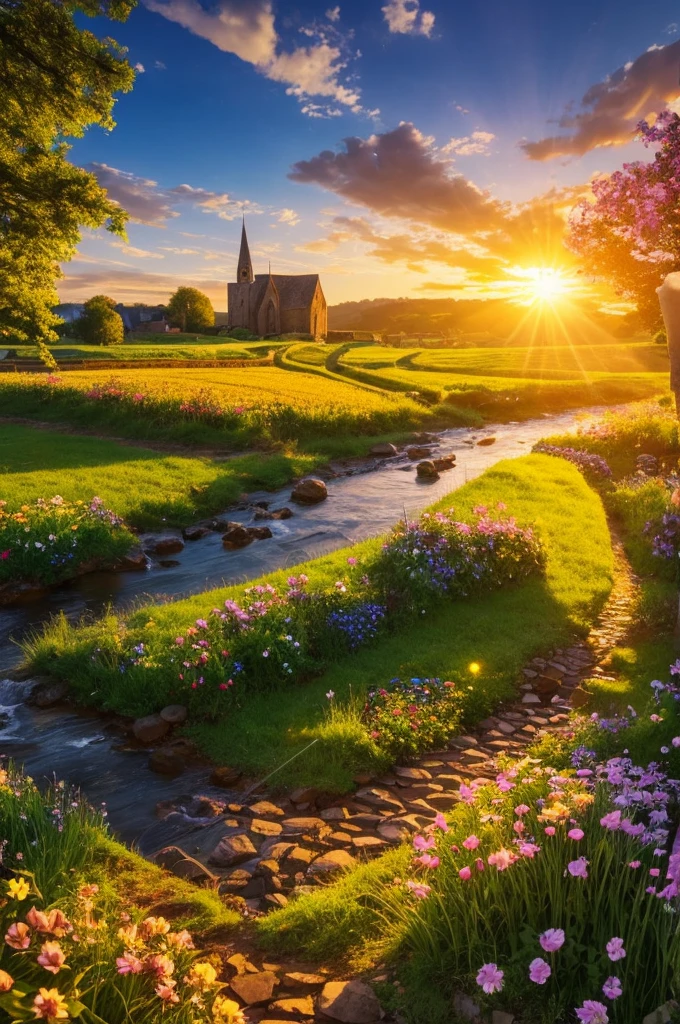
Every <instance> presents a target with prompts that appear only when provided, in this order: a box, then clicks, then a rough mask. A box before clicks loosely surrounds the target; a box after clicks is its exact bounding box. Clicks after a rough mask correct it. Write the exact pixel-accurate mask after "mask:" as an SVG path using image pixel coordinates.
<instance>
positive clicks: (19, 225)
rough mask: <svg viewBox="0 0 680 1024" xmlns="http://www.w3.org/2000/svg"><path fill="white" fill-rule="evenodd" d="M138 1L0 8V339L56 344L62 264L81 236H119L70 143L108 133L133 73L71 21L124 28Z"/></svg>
mask: <svg viewBox="0 0 680 1024" xmlns="http://www.w3.org/2000/svg"><path fill="white" fill-rule="evenodd" d="M134 3H135V0H0V95H1V96H2V102H1V103H0V335H5V336H7V337H10V338H12V340H14V341H18V342H29V343H37V344H38V345H41V346H42V347H43V350H44V345H45V342H48V341H51V340H54V339H55V338H56V334H55V331H54V327H55V326H56V324H58V323H59V319H58V317H56V316H55V315H54V314H53V313H52V311H51V308H52V306H54V305H55V304H56V303H58V301H59V299H58V295H57V293H56V290H55V286H54V282H55V279H56V278H58V277H60V276H61V272H60V269H59V263H61V262H64V261H67V260H70V259H71V258H72V256H73V254H74V251H75V248H76V246H77V244H78V242H79V241H80V230H79V229H80V227H81V226H86V227H89V228H97V227H101V226H102V225H106V227H107V229H108V230H109V231H112V232H114V233H116V234H119V235H122V236H123V237H124V235H125V221H126V219H127V215H126V214H125V212H124V211H123V210H122V209H121V208H120V207H119V206H118V205H117V204H116V203H114V202H112V201H111V200H109V198H108V196H107V194H106V191H105V190H104V189H103V188H102V187H101V186H100V185H99V183H98V182H97V179H96V178H95V176H94V175H93V174H91V173H90V172H88V171H86V170H83V169H82V168H80V167H75V166H74V165H73V164H71V163H69V162H68V159H67V154H68V151H69V145H68V142H67V141H66V140H67V139H68V138H74V137H75V138H78V137H80V136H82V135H83V134H84V133H85V130H86V129H87V128H88V127H89V126H91V125H99V126H101V127H102V128H106V129H111V128H113V127H114V125H115V122H114V120H113V117H112V111H113V106H114V102H115V101H114V93H116V92H127V91H128V90H129V89H130V88H131V87H132V83H133V81H134V71H133V69H132V68H131V66H130V65H129V63H128V62H127V60H126V59H125V51H124V50H123V49H122V48H121V47H119V46H118V44H117V43H116V42H115V41H114V40H112V39H108V38H107V39H98V38H97V37H96V36H95V35H94V34H93V33H92V32H89V31H88V30H86V29H82V28H79V27H78V26H77V25H76V23H75V21H74V15H75V14H76V13H77V12H81V13H84V14H86V15H89V16H91V17H95V16H102V15H103V16H106V17H109V18H113V19H116V20H119V21H123V20H125V18H126V17H127V16H128V14H129V12H130V10H131V9H132V7H133V6H134Z"/></svg>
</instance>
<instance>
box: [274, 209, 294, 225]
mask: <svg viewBox="0 0 680 1024" xmlns="http://www.w3.org/2000/svg"><path fill="white" fill-rule="evenodd" d="M276 219H277V221H278V222H279V224H288V225H290V227H292V228H294V227H295V225H296V224H299V223H300V215H299V214H298V213H296V212H295V210H291V209H290V208H289V207H287V206H286V207H284V208H283V210H277V211H276Z"/></svg>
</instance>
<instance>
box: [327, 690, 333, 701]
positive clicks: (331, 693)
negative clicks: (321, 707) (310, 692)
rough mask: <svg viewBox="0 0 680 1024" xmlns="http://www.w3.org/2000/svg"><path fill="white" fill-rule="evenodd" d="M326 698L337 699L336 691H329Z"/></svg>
mask: <svg viewBox="0 0 680 1024" xmlns="http://www.w3.org/2000/svg"><path fill="white" fill-rule="evenodd" d="M326 697H327V698H328V700H333V697H335V690H329V691H328V693H327V694H326Z"/></svg>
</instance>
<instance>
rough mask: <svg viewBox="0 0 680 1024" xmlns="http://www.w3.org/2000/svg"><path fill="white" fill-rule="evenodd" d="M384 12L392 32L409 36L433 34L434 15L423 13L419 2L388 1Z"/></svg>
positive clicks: (405, 0) (411, 0)
mask: <svg viewBox="0 0 680 1024" xmlns="http://www.w3.org/2000/svg"><path fill="white" fill-rule="evenodd" d="M382 12H383V14H384V15H385V21H386V22H387V27H388V28H389V30H390V32H395V33H399V34H401V35H409V36H430V35H431V34H432V29H433V28H434V14H433V13H432V11H421V10H420V2H419V0H388V2H387V4H386V5H385V6H384V7H383V8H382Z"/></svg>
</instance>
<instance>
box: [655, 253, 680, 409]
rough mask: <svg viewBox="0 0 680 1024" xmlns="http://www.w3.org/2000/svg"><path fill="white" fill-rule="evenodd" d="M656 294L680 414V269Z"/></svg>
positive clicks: (672, 386)
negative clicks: (666, 339) (666, 340)
mask: <svg viewBox="0 0 680 1024" xmlns="http://www.w3.org/2000/svg"><path fill="white" fill-rule="evenodd" d="M656 294H657V295H658V296H659V303H660V305H661V313H662V315H663V322H664V324H665V327H666V337H667V338H668V356H669V358H670V362H671V391H672V392H673V394H674V395H675V408H676V411H677V412H678V414H680V271H677V270H676V271H674V272H673V273H672V274H668V275H667V276H666V279H665V280H664V283H663V284H662V285H661V287H660V288H657V289H656Z"/></svg>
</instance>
